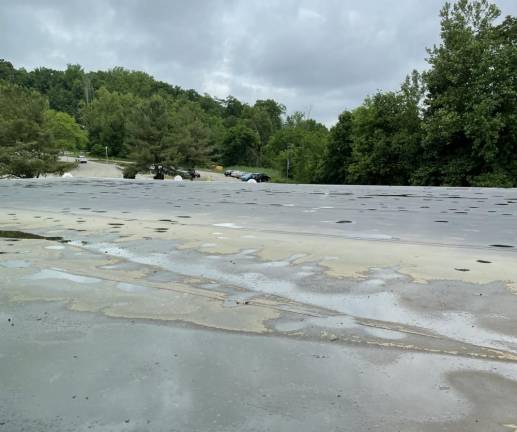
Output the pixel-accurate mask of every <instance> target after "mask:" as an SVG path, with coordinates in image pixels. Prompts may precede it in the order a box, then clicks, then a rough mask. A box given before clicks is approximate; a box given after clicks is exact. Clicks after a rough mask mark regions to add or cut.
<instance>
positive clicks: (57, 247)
mask: <svg viewBox="0 0 517 432" xmlns="http://www.w3.org/2000/svg"><path fill="white" fill-rule="evenodd" d="M64 248H65V247H64V246H61V245H51V246H45V249H49V250H63V249H64Z"/></svg>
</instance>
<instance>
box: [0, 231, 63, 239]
mask: <svg viewBox="0 0 517 432" xmlns="http://www.w3.org/2000/svg"><path fill="white" fill-rule="evenodd" d="M0 238H9V239H24V240H50V241H62V242H65V241H66V240H63V237H46V236H41V235H38V234H32V233H28V232H23V231H4V230H0Z"/></svg>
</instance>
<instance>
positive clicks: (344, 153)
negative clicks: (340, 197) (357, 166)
mask: <svg viewBox="0 0 517 432" xmlns="http://www.w3.org/2000/svg"><path fill="white" fill-rule="evenodd" d="M353 138H354V136H353V116H352V113H351V112H350V111H344V112H342V113H341V115H340V116H339V120H338V122H337V123H336V125H335V126H333V127H332V128H331V129H330V133H329V139H328V142H327V146H326V147H325V152H324V155H323V162H322V165H321V167H320V170H319V171H318V173H317V181H318V182H321V183H332V184H343V183H347V181H348V179H347V170H348V166H349V165H350V163H351V160H352V144H353Z"/></svg>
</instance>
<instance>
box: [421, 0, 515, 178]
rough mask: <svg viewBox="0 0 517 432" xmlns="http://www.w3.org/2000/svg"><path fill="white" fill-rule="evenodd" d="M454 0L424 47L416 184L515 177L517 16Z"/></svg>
mask: <svg viewBox="0 0 517 432" xmlns="http://www.w3.org/2000/svg"><path fill="white" fill-rule="evenodd" d="M499 14H500V11H499V10H498V8H497V7H496V6H495V5H493V4H490V3H488V2H487V1H486V0H480V1H468V0H459V1H458V2H457V3H455V4H453V5H451V4H449V3H447V4H446V5H445V6H444V7H443V9H442V11H441V36H442V41H441V44H440V45H439V46H437V47H434V48H433V49H432V50H429V63H430V65H431V68H430V70H429V71H428V72H426V73H425V75H424V79H425V82H426V85H427V88H428V94H427V98H426V101H425V103H426V115H425V139H424V141H423V144H424V153H423V160H424V164H423V165H422V166H421V168H420V169H419V170H418V171H417V172H416V173H415V175H414V181H415V182H417V183H422V184H450V185H461V186H467V185H471V184H482V185H488V184H490V183H492V184H493V185H496V184H500V185H516V184H517V158H516V156H515V155H516V152H517V74H516V65H517V22H516V20H515V18H511V17H508V18H507V19H506V20H505V21H504V22H503V23H501V24H499V25H495V19H496V18H497V17H498V16H499Z"/></svg>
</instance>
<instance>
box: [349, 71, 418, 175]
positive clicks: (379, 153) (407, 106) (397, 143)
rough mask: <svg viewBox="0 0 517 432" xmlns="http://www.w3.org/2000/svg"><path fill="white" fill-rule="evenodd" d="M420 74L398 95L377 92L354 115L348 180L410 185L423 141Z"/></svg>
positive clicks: (407, 80)
mask: <svg viewBox="0 0 517 432" xmlns="http://www.w3.org/2000/svg"><path fill="white" fill-rule="evenodd" d="M422 95H423V88H422V83H421V81H420V76H419V74H418V73H416V72H414V73H413V74H412V75H411V76H409V77H408V78H407V79H406V81H405V82H404V84H403V85H402V87H401V90H400V91H398V92H385V93H382V92H378V93H377V94H375V95H374V96H372V97H368V98H366V100H365V102H364V103H363V105H362V106H361V107H359V108H357V109H356V110H354V112H353V114H352V118H353V121H352V123H353V126H352V128H353V129H352V134H353V142H352V159H351V161H350V164H349V166H348V169H347V181H348V182H351V183H360V184H394V185H405V184H408V183H409V181H410V179H411V176H412V174H413V172H414V170H415V166H417V163H418V161H419V154H420V151H421V139H422V119H421V112H420V111H421V110H420V101H421V97H422Z"/></svg>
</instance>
